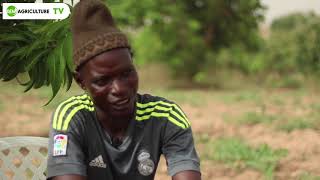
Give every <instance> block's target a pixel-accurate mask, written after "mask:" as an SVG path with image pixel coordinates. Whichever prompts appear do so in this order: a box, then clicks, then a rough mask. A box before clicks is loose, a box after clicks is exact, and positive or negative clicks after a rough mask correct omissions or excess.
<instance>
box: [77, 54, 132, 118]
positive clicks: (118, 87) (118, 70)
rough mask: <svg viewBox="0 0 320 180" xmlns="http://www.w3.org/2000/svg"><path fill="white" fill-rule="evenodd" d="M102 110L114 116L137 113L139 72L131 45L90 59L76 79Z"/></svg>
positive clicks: (109, 115) (128, 115) (122, 116)
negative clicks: (130, 49) (133, 59)
mask: <svg viewBox="0 0 320 180" xmlns="http://www.w3.org/2000/svg"><path fill="white" fill-rule="evenodd" d="M76 79H77V81H78V83H79V84H80V85H81V87H82V88H84V89H85V90H87V92H88V93H89V94H90V96H91V97H92V100H93V102H94V104H95V106H96V108H98V109H99V110H101V111H103V112H104V114H105V115H107V116H108V117H113V118H128V117H130V116H132V115H133V114H134V110H135V98H136V94H137V90H138V75H137V72H136V70H135V67H134V65H133V64H132V60H131V55H130V53H129V50H128V49H127V48H120V49H114V50H111V51H107V52H104V53H102V54H100V55H98V56H96V57H94V58H93V59H91V60H89V61H88V62H87V63H86V64H84V65H83V67H82V68H81V69H80V72H79V74H78V78H76Z"/></svg>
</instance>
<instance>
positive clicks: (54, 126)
mask: <svg viewBox="0 0 320 180" xmlns="http://www.w3.org/2000/svg"><path fill="white" fill-rule="evenodd" d="M86 97H87V95H86V94H84V95H82V96H73V97H71V98H69V99H67V100H66V101H64V102H62V103H61V104H60V105H59V106H58V108H57V110H56V111H55V113H54V116H53V122H52V127H53V128H54V129H57V120H58V114H59V113H60V109H61V107H62V106H63V105H65V104H66V103H68V102H70V101H72V100H75V99H83V98H86Z"/></svg>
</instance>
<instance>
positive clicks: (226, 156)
mask: <svg viewBox="0 0 320 180" xmlns="http://www.w3.org/2000/svg"><path fill="white" fill-rule="evenodd" d="M205 138H206V137H205ZM201 141H202V142H203V141H207V143H206V144H207V147H206V150H207V152H206V154H205V156H206V157H207V158H208V159H212V160H215V161H218V162H223V163H227V164H229V165H231V166H233V167H235V168H238V169H243V168H253V169H256V170H258V171H261V172H262V173H263V174H264V175H265V176H266V178H267V179H273V173H274V170H275V168H276V167H277V165H278V162H279V160H280V159H281V158H283V157H285V156H286V155H287V154H288V152H287V150H284V149H276V150H273V149H271V148H270V147H269V146H268V145H266V144H262V145H260V146H258V147H251V146H249V145H248V144H246V143H245V142H243V141H242V140H239V139H235V138H221V139H218V140H215V141H212V140H210V139H208V138H206V139H205V140H201Z"/></svg>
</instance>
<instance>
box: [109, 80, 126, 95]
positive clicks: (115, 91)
mask: <svg viewBox="0 0 320 180" xmlns="http://www.w3.org/2000/svg"><path fill="white" fill-rule="evenodd" d="M125 88H126V87H125V84H124V82H123V81H122V80H121V79H115V80H113V81H112V88H111V94H112V95H121V94H123V93H124V92H125Z"/></svg>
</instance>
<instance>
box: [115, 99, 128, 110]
mask: <svg viewBox="0 0 320 180" xmlns="http://www.w3.org/2000/svg"><path fill="white" fill-rule="evenodd" d="M129 102H130V98H125V99H121V100H118V101H115V102H113V103H111V105H112V107H113V108H114V109H117V110H121V109H125V108H127V107H128V105H129V104H130V103H129Z"/></svg>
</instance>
